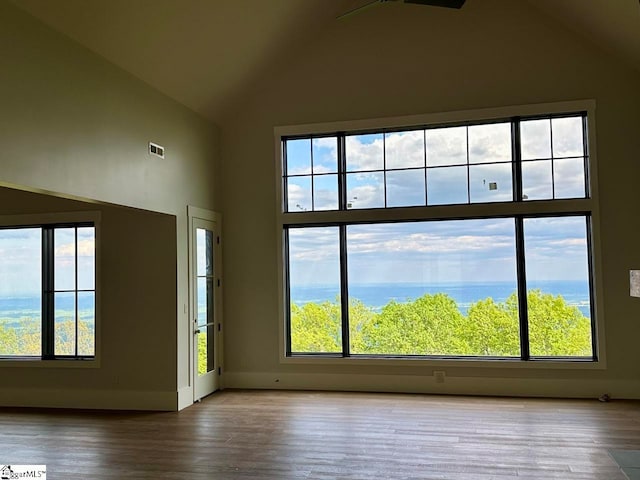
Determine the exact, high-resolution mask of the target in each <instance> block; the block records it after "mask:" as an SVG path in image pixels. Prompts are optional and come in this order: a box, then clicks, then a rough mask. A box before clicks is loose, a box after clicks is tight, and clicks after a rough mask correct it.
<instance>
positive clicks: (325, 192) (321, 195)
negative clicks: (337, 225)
mask: <svg viewBox="0 0 640 480" xmlns="http://www.w3.org/2000/svg"><path fill="white" fill-rule="evenodd" d="M313 209H314V210H337V209H338V175H316V176H314V177H313Z"/></svg>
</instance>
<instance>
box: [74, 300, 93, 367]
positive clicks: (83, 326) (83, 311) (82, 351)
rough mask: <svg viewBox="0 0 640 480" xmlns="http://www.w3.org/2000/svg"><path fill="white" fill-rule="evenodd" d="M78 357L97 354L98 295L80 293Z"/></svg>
mask: <svg viewBox="0 0 640 480" xmlns="http://www.w3.org/2000/svg"><path fill="white" fill-rule="evenodd" d="M78 317H79V318H78V355H86V356H91V357H92V356H94V355H95V354H96V295H95V293H94V292H79V293H78Z"/></svg>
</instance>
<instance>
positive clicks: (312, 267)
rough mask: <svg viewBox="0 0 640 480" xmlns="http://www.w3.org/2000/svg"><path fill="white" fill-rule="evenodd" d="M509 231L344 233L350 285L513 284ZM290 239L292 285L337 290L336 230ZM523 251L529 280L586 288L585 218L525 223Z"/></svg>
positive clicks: (440, 226) (503, 224)
mask: <svg viewBox="0 0 640 480" xmlns="http://www.w3.org/2000/svg"><path fill="white" fill-rule="evenodd" d="M514 231H515V223H514V220H513V219H508V218H506V219H488V220H486V219H482V220H464V221H463V220H446V221H432V222H412V223H402V224H401V223H393V224H377V225H353V226H349V227H348V228H347V251H348V272H349V280H350V282H354V283H385V282H389V283H424V284H434V283H466V282H469V283H473V282H495V281H503V282H506V281H514V282H515V278H516V277H515V275H516V264H515V240H514V238H515V235H514ZM289 235H290V246H289V250H290V258H291V266H290V270H291V275H292V277H291V279H292V282H293V283H295V284H297V285H299V286H302V285H314V284H315V285H327V284H338V283H339V264H338V252H339V250H338V248H339V238H338V228H337V227H314V228H302V229H298V228H295V229H291V230H290V234H289ZM525 251H526V260H527V265H526V267H527V278H528V279H529V280H530V281H548V280H582V281H588V270H587V269H588V264H587V244H586V221H585V219H584V217H564V218H553V217H551V218H540V219H527V220H525Z"/></svg>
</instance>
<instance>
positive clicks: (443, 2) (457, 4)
mask: <svg viewBox="0 0 640 480" xmlns="http://www.w3.org/2000/svg"><path fill="white" fill-rule="evenodd" d="M465 1H466V0H404V3H414V4H416V5H429V6H431V7H446V8H462V5H464V2H465Z"/></svg>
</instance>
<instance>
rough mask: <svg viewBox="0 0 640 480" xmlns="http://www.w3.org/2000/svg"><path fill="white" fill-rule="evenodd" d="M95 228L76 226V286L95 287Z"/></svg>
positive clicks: (81, 287)
mask: <svg viewBox="0 0 640 480" xmlns="http://www.w3.org/2000/svg"><path fill="white" fill-rule="evenodd" d="M95 231H96V229H95V228H94V227H79V228H78V288H79V289H80V290H94V289H95V288H96V233H95Z"/></svg>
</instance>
